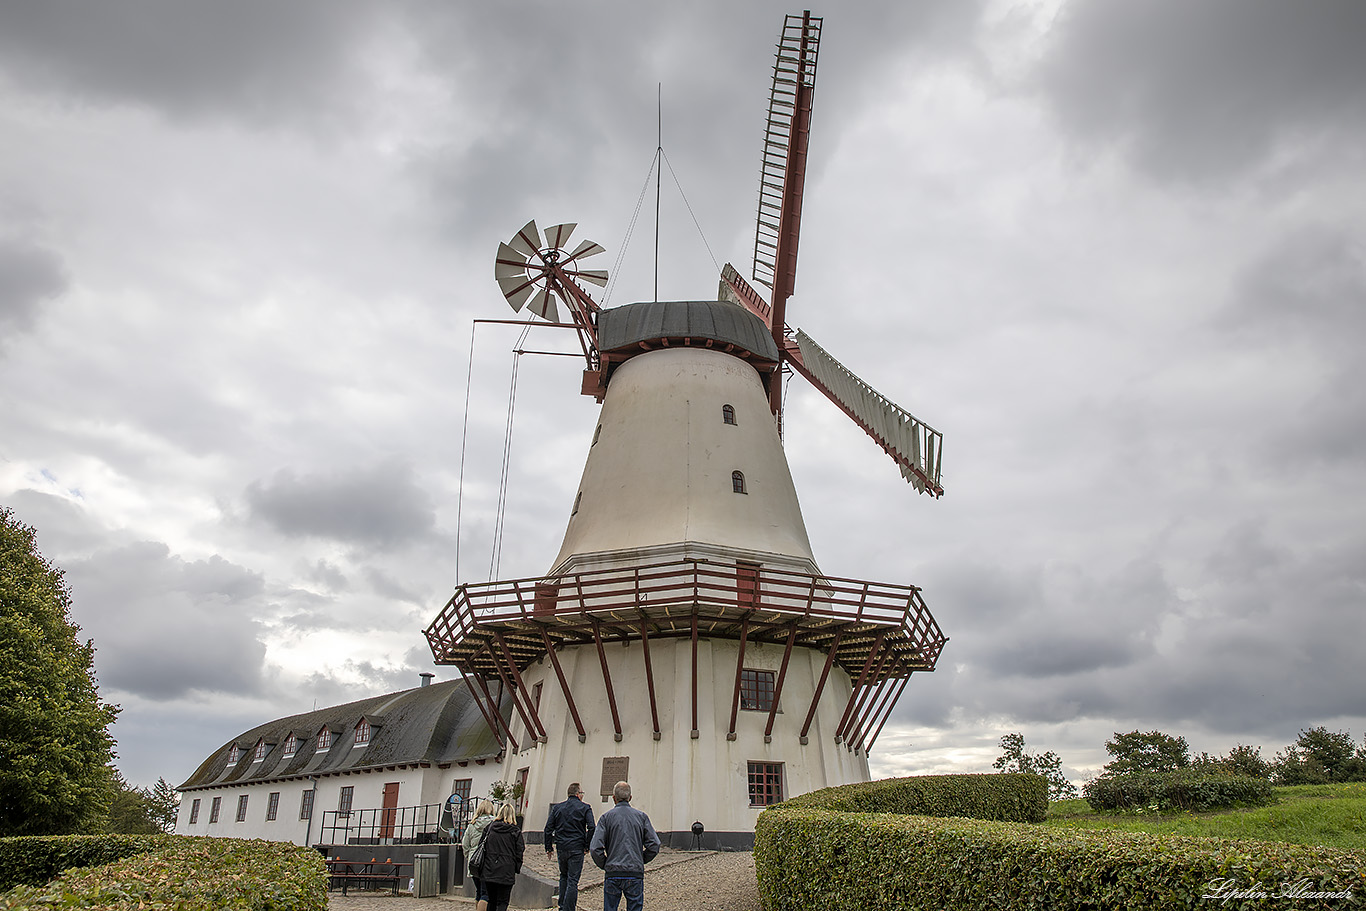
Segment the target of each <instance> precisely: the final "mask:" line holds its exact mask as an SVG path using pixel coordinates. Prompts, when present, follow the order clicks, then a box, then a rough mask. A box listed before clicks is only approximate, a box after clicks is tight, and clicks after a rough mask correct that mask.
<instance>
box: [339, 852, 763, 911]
mask: <svg viewBox="0 0 1366 911" xmlns="http://www.w3.org/2000/svg"><path fill="white" fill-rule="evenodd" d="M525 868H526V869H528V870H531V871H532V872H534V873H537V874H539V875H541V876H543V877H545V878H547V879H556V880H558V879H559V876H560V868H559V865H558V864H557V863H556V861H555V860H554V859H547V858H546V856H545V852H544V851H542V850H541V848H540V846H538V845H527V852H526V861H525ZM551 874H553V876H552V875H551ZM444 903H449V904H444ZM451 904H453V905H455V906H456V907H454V908H452V907H450V906H451ZM443 907H444V908H447V909H449V911H463V909H464V908H471V909H472V908H473V907H474V902H473V901H471V900H469V899H464V898H459V897H456V896H443V897H442V898H439V899H434V898H413V897H412V896H408V895H399V896H393V895H391V894H389V893H388V892H361V893H355V892H353V893H352V894H350V895H346V896H343V895H342V894H341V893H340V892H333V893H331V895H330V896H329V897H328V909H329V911H433V909H435V911H440V909H441V908H443ZM601 907H602V871H601V870H599V869H598V868H597V867H595V866H593V862H592V861H591V860H590V861H587V862H586V863H585V864H584V870H583V877H582V879H581V881H580V883H579V908H580V909H582V911H594V909H597V908H601ZM621 907H622V908H623V909H624V908H625V904H623V905H622V906H621ZM645 907H646V909H647V911H694V909H696V911H760V906H759V888H758V886H757V884H756V883H755V881H754V855H753V854H751V853H749V852H748V851H724V852H719V853H718V852H715V851H670V850H668V849H665V850H663V851H661V852H660V854H659V856H658V857H656V858H655V859H654V860H653V861H651V862H650V864H649V865H648V866H647V867H646V868H645Z"/></svg>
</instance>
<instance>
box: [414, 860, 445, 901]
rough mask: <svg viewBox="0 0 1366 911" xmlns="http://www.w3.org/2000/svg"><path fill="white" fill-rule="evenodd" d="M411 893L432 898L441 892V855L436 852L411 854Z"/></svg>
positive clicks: (419, 896)
mask: <svg viewBox="0 0 1366 911" xmlns="http://www.w3.org/2000/svg"><path fill="white" fill-rule="evenodd" d="M413 880H414V882H413V895H415V896H417V897H418V898H432V897H434V896H437V895H440V894H441V857H440V855H437V854H414V855H413Z"/></svg>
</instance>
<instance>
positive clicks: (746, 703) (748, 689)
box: [740, 668, 773, 712]
mask: <svg viewBox="0 0 1366 911" xmlns="http://www.w3.org/2000/svg"><path fill="white" fill-rule="evenodd" d="M740 708H742V709H745V710H746V711H750V712H767V711H768V710H769V709H771V708H773V672H772V671H752V670H749V669H748V668H744V669H742V670H741V671H740Z"/></svg>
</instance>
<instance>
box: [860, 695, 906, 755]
mask: <svg viewBox="0 0 1366 911" xmlns="http://www.w3.org/2000/svg"><path fill="white" fill-rule="evenodd" d="M904 679H905V678H904V677H903V678H901V679H897V678H896V677H888V678H887V679H886V680H884V681H882V684H881V686H882V692H880V693H878V694H877V696H876V697H874V698H873V701H872V702H870V703H869V704H868V716H867V718H866V719H864V720H862V721H860V722H859V725H858V728H857V729H856V730H857V733H856V734H855V735H854V737H853V738H852V740H853V750H854V752H855V753H857V752H858V751H859V750H861V749H863V741H865V740H867V739H868V734H869V733H870V732H871V731H872V730H873V723H874V722H875V721H877V719H879V718H881V717H882V710H883V709H884V708H886V707H887V699H888V698H889V697H890V696H891V695H892V693H894V692H896V688H897V685H898V684H900V683H901V680H904Z"/></svg>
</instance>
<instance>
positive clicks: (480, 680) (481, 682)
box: [472, 674, 518, 753]
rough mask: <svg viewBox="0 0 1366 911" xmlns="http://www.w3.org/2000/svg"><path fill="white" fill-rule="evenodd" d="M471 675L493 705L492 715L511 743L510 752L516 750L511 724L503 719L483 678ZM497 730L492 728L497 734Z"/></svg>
mask: <svg viewBox="0 0 1366 911" xmlns="http://www.w3.org/2000/svg"><path fill="white" fill-rule="evenodd" d="M472 676H473V677H474V682H475V683H477V684H479V688H480V689H481V690H483V691H484V698H485V699H487V700H488V702H489V705H490V706H492V707H493V717H494V718H497V719H498V725H499V726H500V727H502V729H503V730H504V731H505V732H506V733H507V742H508V744H509V745H511V747H512V752H514V753H515V752H517V749H518V747H517V741H516V740H515V739H513V736H512V725H510V724H508V723H507V722H506V721H504V720H503V713H502V712H501V711H499V709H498V703H497V701H495V700H494V698H493V694H492V693H490V692H489V688H488V685H487V684H486V683H484V678H483V677H480V676H479V675H478V674H475V675H472ZM497 732H498V729H497V728H494V733H495V734H497Z"/></svg>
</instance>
